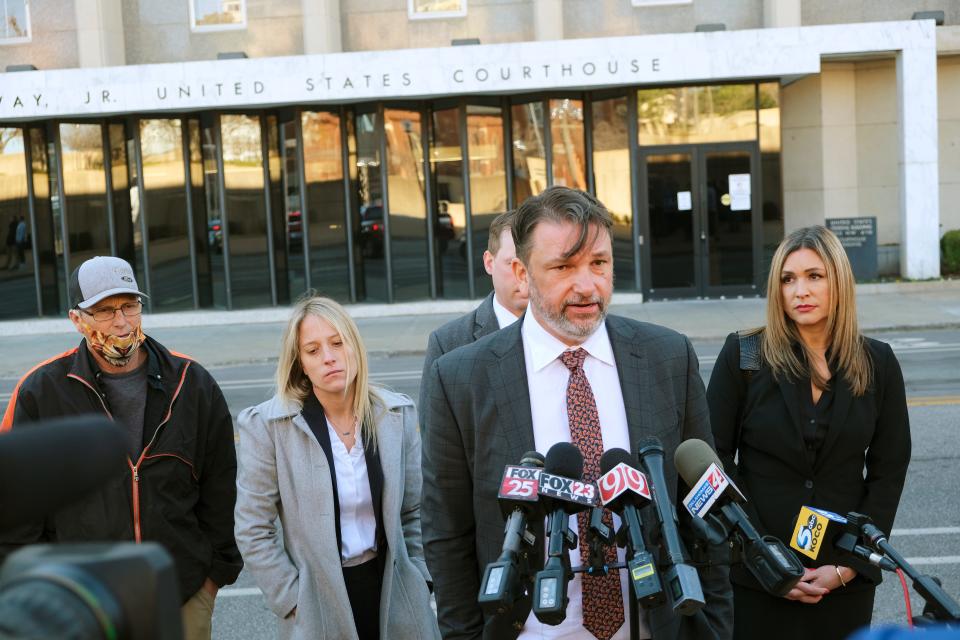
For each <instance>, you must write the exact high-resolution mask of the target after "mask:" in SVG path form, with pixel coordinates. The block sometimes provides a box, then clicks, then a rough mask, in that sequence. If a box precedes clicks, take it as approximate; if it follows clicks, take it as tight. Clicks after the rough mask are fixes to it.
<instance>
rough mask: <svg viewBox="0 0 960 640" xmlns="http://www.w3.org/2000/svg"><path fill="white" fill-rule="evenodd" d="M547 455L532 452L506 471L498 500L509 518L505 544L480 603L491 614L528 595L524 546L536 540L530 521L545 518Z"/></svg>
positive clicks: (482, 586) (485, 578)
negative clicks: (543, 474)
mask: <svg viewBox="0 0 960 640" xmlns="http://www.w3.org/2000/svg"><path fill="white" fill-rule="evenodd" d="M542 468H543V456H542V455H540V454H539V453H537V452H536V451H528V452H526V453H525V454H523V457H522V458H521V459H520V466H507V467H506V468H505V469H504V470H503V479H502V480H501V481H500V491H499V492H498V493H497V501H498V502H499V503H500V511H502V512H503V515H504V517H505V518H506V519H507V523H506V527H505V531H504V535H503V547H502V548H501V550H500V557H499V558H497V560H496V562H491V563H490V564H488V565H487V568H486V569H485V570H484V572H483V580H481V582H480V595H479V596H478V597H477V602H478V603H479V604H480V608H481V609H482V610H483V612H484V614H485V615H487V616H492V615H495V614H499V613H504V612H506V611H509V610H510V609H511V608H512V607H513V605H514V603H515V602H516V601H517V600H519V599H520V598H521V597H523V595H525V589H524V588H523V583H524V582H526V581H527V580H528V579H529V577H530V576H529V568H528V566H527V564H528V563H527V551H526V550H525V549H524V550H522V551H521V549H522V548H523V545H524V544H525V545H527V546H528V547H532V546H533V545H534V543H535V542H536V540H535V538H534V535H533V533H531V531H530V530H529V529H528V528H527V521H528V520H529V519H532V518H536V517H541V518H542V517H543V508H542V507H541V505H540V497H539V489H540V470H541V469H542Z"/></svg>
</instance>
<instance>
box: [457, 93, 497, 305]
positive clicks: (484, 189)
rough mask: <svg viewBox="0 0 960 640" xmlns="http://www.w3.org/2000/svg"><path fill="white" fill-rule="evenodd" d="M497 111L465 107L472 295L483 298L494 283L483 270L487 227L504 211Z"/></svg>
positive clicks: (479, 106) (487, 233) (482, 107)
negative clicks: (468, 160)
mask: <svg viewBox="0 0 960 640" xmlns="http://www.w3.org/2000/svg"><path fill="white" fill-rule="evenodd" d="M503 134H504V131H503V113H502V110H501V109H500V107H489V106H481V105H467V154H468V157H469V159H470V219H471V226H472V231H473V239H472V242H473V263H474V266H473V274H474V287H475V288H474V293H475V295H477V296H483V295H486V294H487V293H489V292H490V291H492V290H493V282H492V280H491V279H490V276H489V275H487V272H486V270H485V269H484V266H483V252H484V251H486V249H487V242H488V240H489V237H490V223H491V222H493V219H494V218H496V217H497V216H498V215H500V214H501V213H503V212H505V211H506V210H507V163H506V158H505V157H504V146H503Z"/></svg>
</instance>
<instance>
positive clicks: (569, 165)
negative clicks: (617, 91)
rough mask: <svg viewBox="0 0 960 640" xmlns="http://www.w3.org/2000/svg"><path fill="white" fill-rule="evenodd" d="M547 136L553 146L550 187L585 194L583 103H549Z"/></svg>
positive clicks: (568, 101)
mask: <svg viewBox="0 0 960 640" xmlns="http://www.w3.org/2000/svg"><path fill="white" fill-rule="evenodd" d="M550 136H551V138H552V143H553V167H552V172H553V184H558V185H560V186H563V187H570V188H571V189H580V190H583V191H586V189H587V177H586V164H585V162H584V155H583V147H584V144H583V101H582V100H570V99H567V98H563V99H561V100H551V101H550Z"/></svg>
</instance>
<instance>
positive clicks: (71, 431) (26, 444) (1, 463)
mask: <svg viewBox="0 0 960 640" xmlns="http://www.w3.org/2000/svg"><path fill="white" fill-rule="evenodd" d="M81 451H82V452H83V453H82V455H77V454H78V452H81ZM126 458H127V444H126V438H125V437H124V435H123V433H122V432H121V431H120V429H119V428H117V426H116V425H115V424H113V423H112V422H111V421H110V420H108V419H107V418H106V417H104V416H102V415H101V416H96V415H85V416H77V417H72V418H63V419H57V420H49V421H44V422H38V423H36V424H35V425H30V426H28V427H25V428H22V429H21V428H18V429H14V430H13V431H10V432H8V433H4V434H2V435H0V527H12V526H16V525H18V524H22V523H24V522H29V521H30V520H35V519H37V518H42V517H43V516H44V515H46V514H49V513H54V512H55V511H57V510H59V509H61V508H63V507H65V506H67V505H69V504H71V503H72V502H75V501H77V500H79V499H81V498H83V497H84V496H85V495H87V494H89V493H91V492H93V491H94V490H96V489H99V488H100V487H101V486H102V485H103V484H105V483H106V482H107V481H109V480H110V479H111V478H114V477H118V476H121V475H123V473H124V472H125V471H126V469H127V464H126Z"/></svg>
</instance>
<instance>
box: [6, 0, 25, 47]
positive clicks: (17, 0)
mask: <svg viewBox="0 0 960 640" xmlns="http://www.w3.org/2000/svg"><path fill="white" fill-rule="evenodd" d="M0 18H2V19H3V22H2V23H0V41H3V42H4V43H14V42H27V41H29V40H30V5H29V3H28V2H27V0H0Z"/></svg>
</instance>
